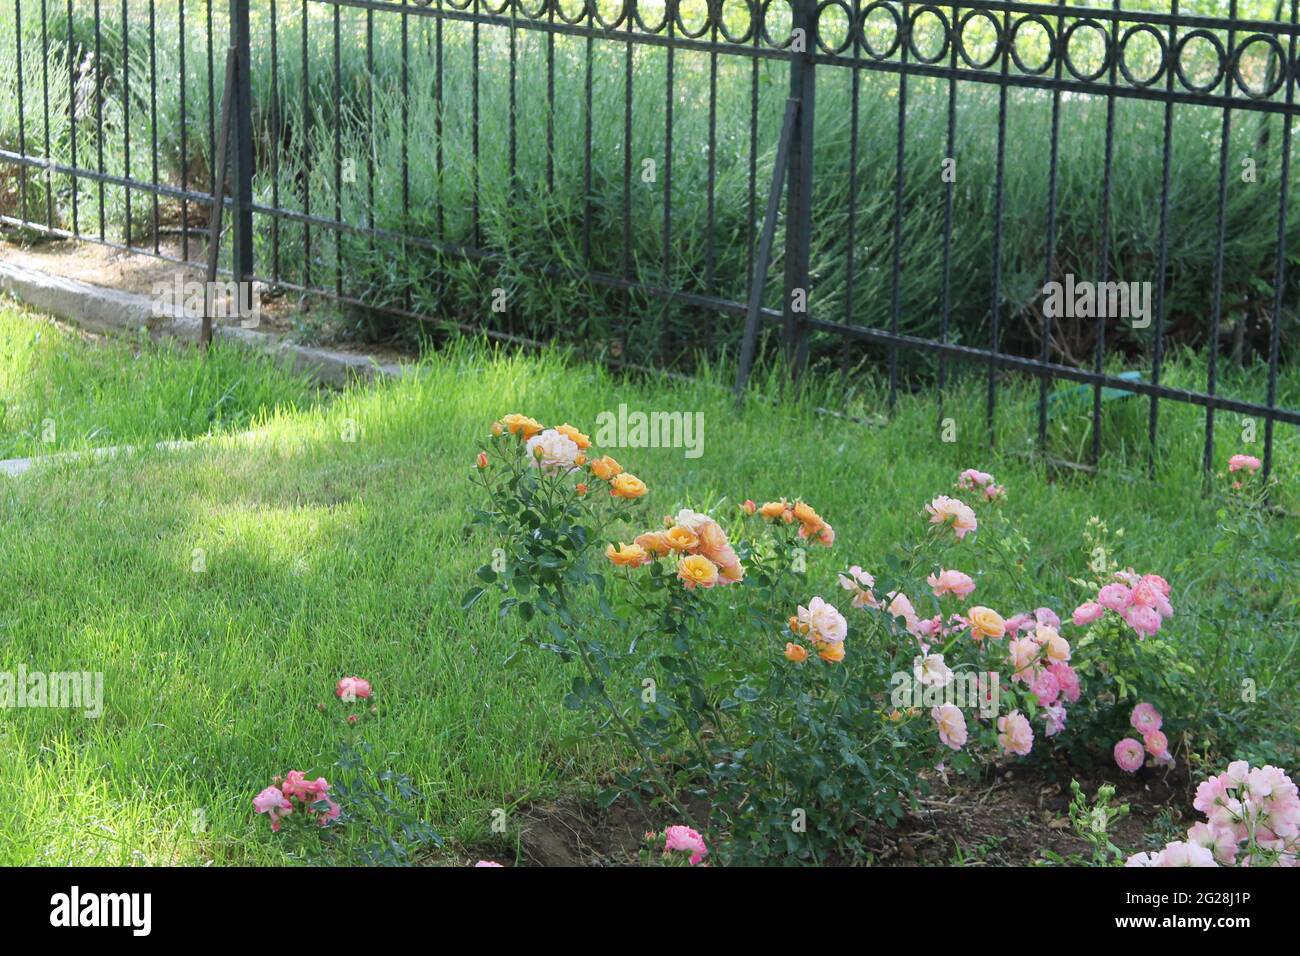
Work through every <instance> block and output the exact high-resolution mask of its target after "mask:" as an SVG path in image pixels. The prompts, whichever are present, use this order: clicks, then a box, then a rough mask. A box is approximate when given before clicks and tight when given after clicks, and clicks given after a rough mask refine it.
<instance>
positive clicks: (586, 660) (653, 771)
mask: <svg viewBox="0 0 1300 956" xmlns="http://www.w3.org/2000/svg"><path fill="white" fill-rule="evenodd" d="M576 643H577V645H578V654H579V655H580V656H581V657H582V664H583V666H584V667H586V669H587V676H589V677H590V678H591V680H592V682H593V683H594V684H596V685H597V686H598V687H600V696H601V698H602V699H603V700H604V702H605V706H606V707H607V708H608V709H609V712H610V715H611V716H612V717H613V718H614V720H615V721H616V722H617V723H618V726H619V729H620V730H622V731H623V735H624V736H626V737H627V739H628V741H629V742H630V743H631V744H632V746H633V748H634V749H635V750H636V752H637V756H639V757H640V758H641V762H642V763H643V764H644V765H645V767H646V769H647V770H648V771H649V772H650V775H651V776H652V777H653V778H654V781H655V784H656V785H657V786H658V787H659V790H660V792H661V793H663V795H664V799H666V800H667V801H668V802H669V803H670V804H671V805H672V808H673V809H674V810H676V811H677V813H678V815H679V816H681V818H682V819H683V820H685V821H686V822H687V824H689V825H690V826H691V827H692V828H693V829H696V830H698V829H699V827H698V826H696V823H695V820H694V819H693V818H692V817H691V815H690V812H689V811H688V810H687V809H686V808H685V807H684V806H682V804H681V802H680V801H678V799H677V795H676V794H674V793H673V791H672V788H671V787H669V786H668V781H667V780H665V779H664V777H663V774H661V773H660V772H659V769H658V768H657V767H656V766H655V765H654V762H653V761H652V760H651V759H650V755H649V753H647V752H646V749H645V748H644V747H643V746H642V745H641V741H640V740H638V739H637V736H636V733H635V732H634V731H633V730H632V727H631V725H630V724H628V722H627V721H626V720H625V719H624V717H623V714H622V712H621V711H620V710H619V709H618V708H617V707H616V706H615V705H614V701H613V700H612V699H611V698H610V696H609V693H608V692H607V691H606V690H605V682H604V681H603V680H601V678H600V675H598V674H597V673H596V668H595V665H593V664H592V663H591V657H590V656H589V655H588V653H587V648H586V647H585V646H584V645H583V644H582V642H581V641H577V642H576Z"/></svg>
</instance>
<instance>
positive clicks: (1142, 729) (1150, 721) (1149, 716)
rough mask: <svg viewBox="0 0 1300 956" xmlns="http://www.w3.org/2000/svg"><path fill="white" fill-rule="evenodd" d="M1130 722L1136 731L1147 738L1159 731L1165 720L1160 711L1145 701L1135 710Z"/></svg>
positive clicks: (1130, 716)
mask: <svg viewBox="0 0 1300 956" xmlns="http://www.w3.org/2000/svg"><path fill="white" fill-rule="evenodd" d="M1128 722H1129V724H1130V726H1132V728H1133V729H1134V730H1136V731H1137V732H1138V733H1140V734H1142V735H1143V736H1145V735H1146V734H1149V733H1152V732H1154V731H1157V730H1159V729H1160V727H1161V725H1162V724H1163V723H1164V718H1163V717H1161V716H1160V711H1158V710H1156V708H1155V706H1154V705H1153V704H1148V703H1146V702H1145V701H1144V702H1142V703H1140V704H1138V705H1137V706H1136V707H1134V708H1133V713H1132V714H1130V715H1129V718H1128Z"/></svg>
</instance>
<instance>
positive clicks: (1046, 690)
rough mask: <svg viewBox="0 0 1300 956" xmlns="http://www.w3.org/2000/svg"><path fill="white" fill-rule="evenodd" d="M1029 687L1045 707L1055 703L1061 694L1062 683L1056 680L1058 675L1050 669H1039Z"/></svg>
mask: <svg viewBox="0 0 1300 956" xmlns="http://www.w3.org/2000/svg"><path fill="white" fill-rule="evenodd" d="M1029 689H1030V690H1032V691H1033V692H1034V696H1035V697H1037V698H1038V703H1039V704H1040V705H1041V706H1043V707H1046V706H1047V705H1048V704H1052V703H1055V702H1056V698H1058V697H1060V696H1061V685H1060V684H1058V683H1057V682H1056V676H1055V675H1054V674H1053V673H1052V672H1051V671H1050V670H1042V671H1039V672H1038V676H1036V677H1035V678H1034V682H1033V683H1032V684H1030V686H1029Z"/></svg>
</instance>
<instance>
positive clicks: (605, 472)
mask: <svg viewBox="0 0 1300 956" xmlns="http://www.w3.org/2000/svg"><path fill="white" fill-rule="evenodd" d="M591 473H592V474H593V475H595V476H596V477H597V478H599V479H601V480H602V481H613V480H614V478H615V477H616V476H618V475H620V474H622V473H623V466H622V465H620V464H619V463H618V462H616V461H615V460H614V459H613V458H610V457H609V455H606V456H605V457H604V458H597V459H596V460H595V461H593V462H592V463H591Z"/></svg>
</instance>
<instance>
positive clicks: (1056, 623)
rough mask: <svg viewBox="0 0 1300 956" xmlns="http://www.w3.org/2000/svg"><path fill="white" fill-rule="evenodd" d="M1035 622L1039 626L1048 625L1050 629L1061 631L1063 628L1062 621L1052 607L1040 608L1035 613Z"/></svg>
mask: <svg viewBox="0 0 1300 956" xmlns="http://www.w3.org/2000/svg"><path fill="white" fill-rule="evenodd" d="M1034 620H1035V621H1037V622H1038V623H1039V624H1046V625H1047V626H1048V627H1053V628H1057V629H1059V628H1060V626H1061V619H1060V618H1059V617H1057V616H1056V612H1055V611H1053V610H1052V609H1051V608H1050V607H1040V608H1039V609H1038V610H1037V611H1035V612H1034Z"/></svg>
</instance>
